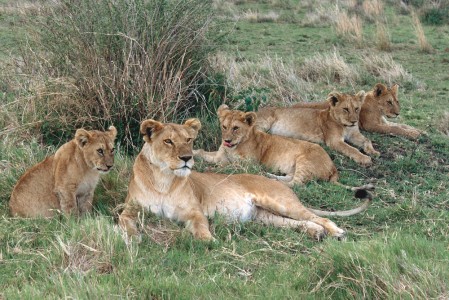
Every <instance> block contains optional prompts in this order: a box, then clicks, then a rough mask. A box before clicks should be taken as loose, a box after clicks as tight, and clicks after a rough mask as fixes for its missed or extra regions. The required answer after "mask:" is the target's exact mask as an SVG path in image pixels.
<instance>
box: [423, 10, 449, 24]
mask: <svg viewBox="0 0 449 300" xmlns="http://www.w3.org/2000/svg"><path fill="white" fill-rule="evenodd" d="M421 18H422V21H423V23H424V24H428V25H443V24H444V23H449V7H446V8H435V7H434V8H431V9H429V10H426V11H424V13H423V15H422V17H421Z"/></svg>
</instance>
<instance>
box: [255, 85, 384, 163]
mask: <svg viewBox="0 0 449 300" xmlns="http://www.w3.org/2000/svg"><path fill="white" fill-rule="evenodd" d="M365 95H366V94H365V92H364V91H360V92H359V93H357V94H356V95H349V94H343V93H337V92H334V93H331V94H329V96H328V100H327V101H328V103H329V106H328V107H327V108H325V109H313V108H302V107H295V108H292V107H285V108H275V107H269V108H263V109H261V110H260V111H259V112H258V113H257V122H256V126H258V127H259V128H260V129H262V130H265V131H268V132H269V133H272V134H279V135H283V136H288V137H293V138H298V139H302V140H307V141H311V142H314V143H321V142H324V143H325V144H326V145H328V146H329V147H330V148H332V149H335V150H337V151H338V152H341V153H343V154H344V155H346V156H349V157H350V158H352V159H353V160H354V161H356V162H357V163H359V164H362V165H371V164H372V160H371V157H369V156H368V155H365V154H363V153H361V152H360V151H359V150H358V149H356V148H354V147H352V146H350V145H349V144H347V143H346V142H349V143H351V144H353V145H355V146H357V147H360V148H362V149H363V151H364V152H365V153H367V154H371V155H379V152H377V151H376V150H374V148H373V145H372V144H371V141H370V140H369V139H367V138H366V137H364V136H363V135H362V134H361V133H360V131H359V126H358V122H359V113H360V107H361V106H362V104H363V101H364V100H365Z"/></svg>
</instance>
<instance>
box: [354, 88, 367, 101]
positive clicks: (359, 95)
mask: <svg viewBox="0 0 449 300" xmlns="http://www.w3.org/2000/svg"><path fill="white" fill-rule="evenodd" d="M355 96H356V97H357V98H358V100H359V101H360V102H361V103H363V102H364V101H365V97H366V93H365V91H360V92H358V93H357V94H356V95H355Z"/></svg>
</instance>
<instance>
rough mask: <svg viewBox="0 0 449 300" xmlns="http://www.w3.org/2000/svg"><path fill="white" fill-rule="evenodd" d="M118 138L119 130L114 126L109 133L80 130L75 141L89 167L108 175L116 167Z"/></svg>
mask: <svg viewBox="0 0 449 300" xmlns="http://www.w3.org/2000/svg"><path fill="white" fill-rule="evenodd" d="M116 136H117V129H115V127H114V126H110V127H109V129H108V130H107V131H98V130H85V129H83V128H80V129H78V130H77V131H76V133H75V141H76V144H77V145H78V147H79V148H80V149H81V151H82V153H83V156H84V160H85V161H86V163H87V165H88V166H89V167H90V168H92V169H95V170H97V171H99V172H100V173H107V172H108V171H109V170H110V169H111V168H112V167H113V166H114V140H115V137H116Z"/></svg>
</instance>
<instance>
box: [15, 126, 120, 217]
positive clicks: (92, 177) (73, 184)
mask: <svg viewBox="0 0 449 300" xmlns="http://www.w3.org/2000/svg"><path fill="white" fill-rule="evenodd" d="M116 135H117V130H116V129H115V127H114V126H110V127H109V130H108V131H106V132H102V131H97V130H92V131H88V130H85V129H78V130H77V131H76V133H75V138H74V139H73V140H71V141H70V142H67V143H65V144H64V145H62V146H61V147H60V148H59V149H58V150H57V151H56V153H55V154H54V155H52V156H49V157H47V158H46V159H45V160H44V161H42V162H40V163H38V164H37V165H35V166H33V167H32V168H30V169H29V170H28V171H27V172H26V173H25V174H24V175H22V177H20V179H19V181H18V182H17V184H16V185H15V187H14V189H13V191H12V194H11V199H10V201H9V207H10V210H11V214H12V215H13V216H20V217H39V216H41V217H51V216H53V215H54V214H55V211H56V210H60V211H62V212H63V213H65V214H73V215H78V214H82V213H84V212H90V211H91V210H92V200H93V195H94V190H95V187H96V185H97V183H98V179H99V177H100V174H103V173H107V172H108V171H109V170H110V169H111V168H112V166H113V165H114V140H115V137H116Z"/></svg>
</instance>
